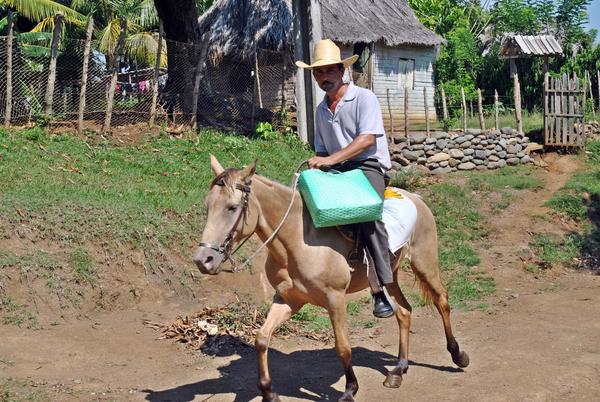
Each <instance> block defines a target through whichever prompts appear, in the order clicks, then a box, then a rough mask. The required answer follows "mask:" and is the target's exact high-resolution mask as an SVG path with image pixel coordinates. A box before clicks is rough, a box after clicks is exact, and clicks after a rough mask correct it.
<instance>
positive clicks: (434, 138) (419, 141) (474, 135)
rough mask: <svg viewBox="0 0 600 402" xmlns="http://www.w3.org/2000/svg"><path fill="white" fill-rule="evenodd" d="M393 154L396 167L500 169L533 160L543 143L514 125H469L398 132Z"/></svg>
mask: <svg viewBox="0 0 600 402" xmlns="http://www.w3.org/2000/svg"><path fill="white" fill-rule="evenodd" d="M391 140H392V141H391V144H390V154H391V158H392V169H393V170H404V169H408V168H414V167H415V165H416V167H418V168H419V170H421V171H428V172H429V173H430V174H440V173H449V172H454V171H457V170H473V169H477V170H485V169H497V168H501V167H504V166H507V165H513V166H514V165H519V164H525V163H531V162H532V159H531V157H530V156H529V154H530V153H531V152H532V151H534V150H540V149H542V146H541V145H539V144H536V143H534V142H530V141H529V138H527V137H526V136H524V135H523V134H520V133H517V131H516V130H514V129H512V128H511V127H504V128H502V130H490V131H485V132H482V131H481V130H479V129H468V130H467V131H466V132H463V131H459V132H440V131H438V132H433V133H431V136H429V137H427V135H426V134H423V133H412V134H409V137H408V138H406V137H405V136H404V135H399V134H394V135H393V136H392V139H391Z"/></svg>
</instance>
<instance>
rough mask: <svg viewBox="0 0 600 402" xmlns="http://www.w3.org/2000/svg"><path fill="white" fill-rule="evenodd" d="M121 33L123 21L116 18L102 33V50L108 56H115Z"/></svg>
mask: <svg viewBox="0 0 600 402" xmlns="http://www.w3.org/2000/svg"><path fill="white" fill-rule="evenodd" d="M119 33H121V20H120V19H119V18H114V19H112V20H111V21H110V22H109V23H108V25H107V26H106V27H105V28H104V29H103V30H102V31H101V35H100V50H101V51H102V52H104V53H107V54H114V52H115V48H116V47H117V42H118V41H119Z"/></svg>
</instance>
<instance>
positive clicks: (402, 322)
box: [383, 275, 412, 388]
mask: <svg viewBox="0 0 600 402" xmlns="http://www.w3.org/2000/svg"><path fill="white" fill-rule="evenodd" d="M386 289H387V290H388V291H389V292H390V294H391V295H392V296H393V297H394V299H396V304H398V309H397V310H396V320H397V321H398V328H399V329H400V339H399V345H398V364H397V365H396V367H394V368H393V369H392V370H391V371H390V372H389V373H388V375H387V377H386V379H385V381H384V382H383V385H384V386H386V387H388V388H398V387H400V384H401V383H402V374H404V373H406V372H407V371H408V335H409V331H410V321H411V312H412V307H411V306H410V303H408V301H407V300H406V298H405V297H404V294H403V293H402V290H401V289H400V285H399V284H398V276H397V275H394V283H393V284H391V285H388V286H386Z"/></svg>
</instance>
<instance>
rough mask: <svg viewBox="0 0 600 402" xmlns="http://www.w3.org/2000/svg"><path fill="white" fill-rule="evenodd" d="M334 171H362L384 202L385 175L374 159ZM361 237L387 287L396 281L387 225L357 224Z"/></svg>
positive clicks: (381, 282)
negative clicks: (391, 260)
mask: <svg viewBox="0 0 600 402" xmlns="http://www.w3.org/2000/svg"><path fill="white" fill-rule="evenodd" d="M332 169H335V170H338V171H340V172H346V171H348V170H352V169H360V170H362V171H363V172H364V173H365V175H366V176H367V179H369V182H371V185H372V186H373V188H374V189H375V191H377V193H378V194H379V196H380V197H381V199H382V200H383V192H384V190H385V181H384V174H383V172H382V171H381V167H380V165H379V162H378V161H377V160H374V159H367V160H364V161H359V162H355V161H351V162H346V163H344V164H341V165H335V166H332ZM356 227H357V228H358V232H359V235H360V236H361V237H362V239H363V242H364V243H365V247H366V248H367V251H368V252H369V254H370V255H371V258H372V259H373V263H374V265H375V272H376V273H377V278H378V279H379V284H380V285H387V284H390V283H392V282H393V281H394V278H393V276H392V267H391V265H390V255H389V251H388V248H389V242H388V234H387V231H386V230H385V224H384V223H383V222H382V221H373V222H363V223H357V224H356Z"/></svg>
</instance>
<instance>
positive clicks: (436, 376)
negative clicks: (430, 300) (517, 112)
mask: <svg viewBox="0 0 600 402" xmlns="http://www.w3.org/2000/svg"><path fill="white" fill-rule="evenodd" d="M547 162H549V163H550V166H549V168H548V169H547V170H542V169H538V171H537V173H536V174H537V175H539V177H540V178H541V179H542V180H543V181H544V182H545V184H546V185H545V188H544V189H540V190H536V191H523V192H520V193H519V195H518V196H517V197H518V198H516V199H515V202H513V203H512V204H511V206H510V207H509V208H507V209H506V210H504V211H503V212H502V213H500V214H498V215H496V216H494V217H492V218H490V222H489V225H490V232H491V233H490V235H489V236H488V237H487V238H486V239H485V240H484V241H482V243H481V244H480V245H479V246H478V251H479V253H480V257H481V264H480V266H479V267H477V270H478V271H479V272H482V273H484V274H486V275H491V276H493V277H494V279H495V280H496V286H497V291H496V293H495V294H493V295H492V296H490V297H488V298H487V299H486V300H485V302H486V303H487V304H488V305H489V306H490V307H489V308H488V309H486V310H485V311H454V312H453V315H452V318H453V324H454V330H455V335H456V337H457V340H458V341H459V343H460V345H461V347H462V349H463V350H465V351H467V352H468V353H469V355H470V358H471V365H470V366H469V367H468V368H466V369H464V370H461V369H457V368H456V367H455V366H454V365H453V364H452V361H451V359H450V356H449V355H448V353H447V352H446V351H445V339H444V336H443V329H442V325H441V320H440V318H439V316H438V314H437V312H434V311H432V310H431V309H429V308H426V307H425V308H417V309H415V311H414V314H413V323H412V331H411V351H410V368H409V371H408V374H407V375H406V376H405V377H404V381H403V384H402V386H401V387H400V388H399V389H386V388H384V387H383V385H382V382H383V380H384V377H385V372H386V367H391V365H393V360H394V357H395V355H396V353H397V348H398V346H397V337H398V335H397V334H398V329H397V326H396V322H395V320H393V319H388V320H383V321H381V323H380V325H379V326H378V327H376V328H372V329H359V328H354V329H353V330H352V333H351V343H352V345H353V347H354V348H353V357H354V364H355V370H356V374H357V376H358V379H359V384H360V390H359V392H358V394H357V396H356V400H357V401H369V402H370V401H395V400H400V398H402V399H404V400H409V401H430V400H436V399H437V400H451V401H459V400H461V401H462V400H477V401H517V400H519V401H521V400H522V401H554V400H570V401H583V400H599V399H600V319H599V318H600V315H599V309H598V305H599V304H600V276H598V275H596V274H594V273H591V272H587V271H586V272H577V271H573V270H566V269H553V270H551V271H549V272H544V273H539V274H532V273H530V272H527V271H526V270H524V269H523V267H524V262H523V261H522V260H521V258H520V256H522V254H519V252H520V251H521V250H522V249H523V248H525V247H526V246H527V243H528V241H529V239H530V237H531V235H532V233H565V232H568V231H569V230H571V229H572V228H570V227H569V226H568V224H567V223H563V222H561V221H560V220H557V219H547V220H545V219H539V215H541V214H544V213H546V212H547V210H546V209H545V208H544V207H542V204H543V202H544V201H545V200H546V199H548V198H549V197H550V196H551V195H552V193H553V192H554V191H556V190H558V189H559V188H560V187H561V186H562V185H563V184H564V183H565V182H566V180H567V179H568V177H569V176H570V174H572V172H573V171H574V170H575V169H576V168H577V161H576V159H575V158H572V157H569V156H565V157H556V156H554V157H548V158H547ZM536 216H538V218H535V217H536ZM238 275H239V276H236V277H235V278H234V277H233V276H232V275H226V274H222V275H221V276H218V277H215V278H210V279H209V280H207V282H204V284H203V286H204V287H207V286H208V285H210V287H211V292H207V294H206V295H204V297H206V299H204V300H203V301H202V302H203V303H206V304H211V303H217V302H219V301H220V299H219V293H220V292H227V291H228V290H230V289H232V288H238V289H240V288H243V289H245V290H246V291H248V292H250V291H251V290H252V289H256V290H255V291H254V294H255V295H256V297H258V298H259V297H260V294H261V290H260V289H261V287H260V284H259V282H260V281H259V275H258V274H255V275H250V274H248V273H243V274H238ZM406 276H407V277H406V280H407V281H411V278H410V275H408V274H406ZM232 280H233V281H234V284H233V285H232ZM193 311H195V306H193V305H190V304H189V303H187V304H182V303H179V302H172V301H171V302H169V301H164V300H161V299H158V300H157V301H155V302H153V303H144V304H138V305H137V306H136V307H135V309H129V310H125V311H113V312H99V313H95V314H93V315H89V316H86V317H80V318H79V319H73V320H68V321H67V322H61V323H60V324H59V325H55V326H47V327H45V328H44V329H42V330H26V329H19V328H16V327H13V326H6V325H0V340H1V342H0V380H2V381H3V380H6V379H7V378H13V379H19V380H22V381H24V382H26V384H28V387H27V389H28V391H29V392H31V391H32V390H33V391H35V390H39V391H41V392H43V393H44V394H46V395H47V396H48V397H49V398H50V399H51V400H53V401H54V400H56V401H144V400H147V401H155V402H158V401H258V400H260V398H259V397H258V393H257V390H256V386H255V384H256V360H255V356H254V351H253V349H252V348H249V347H245V346H239V347H237V348H224V349H223V350H222V351H221V352H220V353H219V355H215V356H207V355H203V354H199V353H193V352H191V351H189V350H186V349H185V348H184V347H183V346H181V345H177V344H174V343H172V342H170V341H166V340H157V339H156V337H157V333H156V331H154V330H152V329H150V328H147V327H145V326H144V325H143V324H142V321H143V320H144V319H149V320H151V321H155V322H156V321H157V322H169V321H171V320H172V319H174V317H175V316H176V315H177V314H182V313H186V312H193ZM364 318H365V319H367V318H368V312H365V313H364ZM269 358H270V365H271V372H272V374H273V380H274V386H275V388H276V390H277V391H278V392H279V393H280V395H281V397H282V399H283V400H289V401H311V400H337V398H338V397H339V396H340V395H341V391H342V389H343V387H344V378H343V373H342V370H341V365H340V363H339V361H338V359H337V357H336V355H335V351H334V350H333V345H332V344H331V343H328V344H324V343H321V342H315V341H309V340H306V339H304V338H290V339H281V338H276V339H274V341H273V342H272V349H271V352H270V355H269ZM0 382H1V381H0ZM0 400H2V396H1V395H0Z"/></svg>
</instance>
